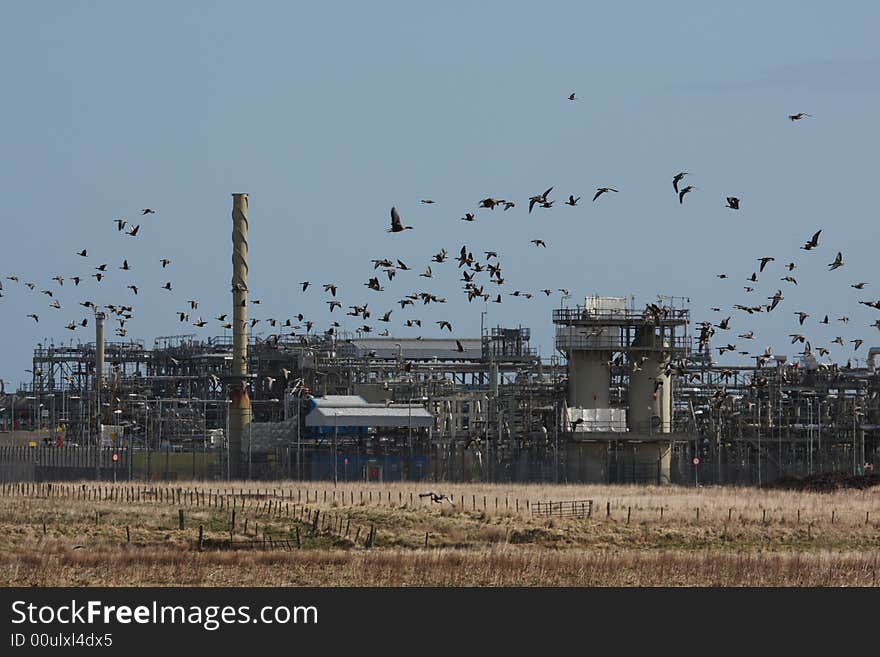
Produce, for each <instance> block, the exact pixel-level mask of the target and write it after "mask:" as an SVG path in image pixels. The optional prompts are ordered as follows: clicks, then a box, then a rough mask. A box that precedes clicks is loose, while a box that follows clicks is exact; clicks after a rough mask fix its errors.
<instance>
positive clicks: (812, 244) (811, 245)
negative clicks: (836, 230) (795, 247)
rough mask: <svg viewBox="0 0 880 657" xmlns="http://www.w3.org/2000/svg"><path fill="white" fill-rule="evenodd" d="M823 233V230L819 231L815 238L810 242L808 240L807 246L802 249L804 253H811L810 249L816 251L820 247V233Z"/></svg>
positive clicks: (814, 234) (814, 235)
mask: <svg viewBox="0 0 880 657" xmlns="http://www.w3.org/2000/svg"><path fill="white" fill-rule="evenodd" d="M821 232H822V230H821V229H819V230H817V231H816V232H815V233H813V236H812V237H811V238H810V239H809V240H807V242H806V244H804V245H803V246H802V247H801V248H802V249H803V250H804V251H809V250H810V249H815V248H816V247H817V246H819V233H821Z"/></svg>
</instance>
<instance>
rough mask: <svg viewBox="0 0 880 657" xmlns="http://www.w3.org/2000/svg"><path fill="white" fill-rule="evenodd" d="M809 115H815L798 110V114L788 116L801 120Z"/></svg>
mask: <svg viewBox="0 0 880 657" xmlns="http://www.w3.org/2000/svg"><path fill="white" fill-rule="evenodd" d="M807 116H810V117H812V116H813V115H812V114H807V113H806V112H798V113H797V114H789V115H788V118H789V119H791V120H792V121H800V120H801V119H803V118H805V117H807Z"/></svg>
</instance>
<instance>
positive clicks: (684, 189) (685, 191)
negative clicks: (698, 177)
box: [678, 185, 696, 204]
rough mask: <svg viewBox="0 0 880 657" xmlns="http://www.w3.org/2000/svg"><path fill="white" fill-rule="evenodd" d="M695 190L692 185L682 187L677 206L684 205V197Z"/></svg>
mask: <svg viewBox="0 0 880 657" xmlns="http://www.w3.org/2000/svg"><path fill="white" fill-rule="evenodd" d="M695 189H696V187H694V186H693V185H688V186H687V187H682V189H681V191H680V192H679V193H678V202H679V204H682V203H684V196H685V194H688V193H689V192H692V191H694V190H695Z"/></svg>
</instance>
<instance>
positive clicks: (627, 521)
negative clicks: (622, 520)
mask: <svg viewBox="0 0 880 657" xmlns="http://www.w3.org/2000/svg"><path fill="white" fill-rule="evenodd" d="M632 511H633V508H632V507H631V506H628V507H626V524H627V525H628V524H629V519H630V517H631V516H632ZM699 515H700V511H699V509H697V517H698V518H699Z"/></svg>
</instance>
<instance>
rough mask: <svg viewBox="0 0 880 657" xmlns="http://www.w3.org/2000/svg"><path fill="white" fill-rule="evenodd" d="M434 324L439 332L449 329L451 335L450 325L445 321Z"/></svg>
mask: <svg viewBox="0 0 880 657" xmlns="http://www.w3.org/2000/svg"><path fill="white" fill-rule="evenodd" d="M434 323H435V324H437V325H438V326H439V327H440V330H441V331H442V330H443V329H449V332H450V333H452V324H450V323H449V322H447V321H446V320H445V319H441V320H440V321H438V322H434Z"/></svg>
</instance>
